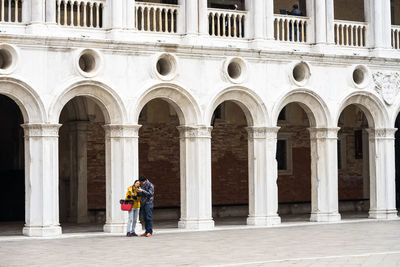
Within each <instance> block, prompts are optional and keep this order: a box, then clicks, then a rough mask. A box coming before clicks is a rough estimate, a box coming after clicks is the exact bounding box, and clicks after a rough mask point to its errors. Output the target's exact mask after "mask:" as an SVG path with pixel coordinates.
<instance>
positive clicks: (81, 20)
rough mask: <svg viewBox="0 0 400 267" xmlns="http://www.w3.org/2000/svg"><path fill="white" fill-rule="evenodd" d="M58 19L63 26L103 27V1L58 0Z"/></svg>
mask: <svg viewBox="0 0 400 267" xmlns="http://www.w3.org/2000/svg"><path fill="white" fill-rule="evenodd" d="M56 1H57V2H56V21H57V23H58V24H59V25H62V26H71V27H87V28H103V9H104V0H103V1H92V0H89V1H88V0H87V1H74V0H56Z"/></svg>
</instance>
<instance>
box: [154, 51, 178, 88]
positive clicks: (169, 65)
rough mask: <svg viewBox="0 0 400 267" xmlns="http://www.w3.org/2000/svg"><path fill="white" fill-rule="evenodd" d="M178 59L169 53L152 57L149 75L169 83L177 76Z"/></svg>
mask: <svg viewBox="0 0 400 267" xmlns="http://www.w3.org/2000/svg"><path fill="white" fill-rule="evenodd" d="M178 66H179V64H178V58H177V57H176V56H175V55H173V54H170V53H160V54H156V55H155V56H154V57H153V64H152V66H151V73H152V75H153V77H154V78H156V79H159V80H162V81H171V80H173V79H174V78H175V77H176V76H177V75H178Z"/></svg>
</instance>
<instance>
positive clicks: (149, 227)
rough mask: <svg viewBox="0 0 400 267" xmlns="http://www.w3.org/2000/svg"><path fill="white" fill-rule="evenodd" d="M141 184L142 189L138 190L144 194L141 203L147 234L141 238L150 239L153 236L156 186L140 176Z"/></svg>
mask: <svg viewBox="0 0 400 267" xmlns="http://www.w3.org/2000/svg"><path fill="white" fill-rule="evenodd" d="M139 182H140V184H141V188H140V189H138V191H139V192H141V193H142V200H141V201H140V204H141V209H142V214H143V220H144V227H145V229H146V232H144V233H143V234H142V235H141V236H145V237H150V236H152V235H153V200H154V185H153V184H152V183H150V181H149V180H147V178H146V177H144V176H140V178H139Z"/></svg>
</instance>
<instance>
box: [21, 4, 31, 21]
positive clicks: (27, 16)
mask: <svg viewBox="0 0 400 267" xmlns="http://www.w3.org/2000/svg"><path fill="white" fill-rule="evenodd" d="M30 21H31V1H29V0H22V23H24V24H29V23H30Z"/></svg>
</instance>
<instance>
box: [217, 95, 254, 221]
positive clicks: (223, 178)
mask: <svg viewBox="0 0 400 267" xmlns="http://www.w3.org/2000/svg"><path fill="white" fill-rule="evenodd" d="M211 126H212V127H213V130H212V132H211V159H212V165H211V169H212V205H213V218H214V220H215V223H216V225H221V224H246V217H247V215H248V214H249V208H248V205H249V171H248V169H249V167H248V134H247V131H246V128H245V127H247V126H248V125H247V120H246V116H245V114H244V112H243V111H242V109H241V107H240V106H239V105H238V104H236V103H235V102H233V101H225V102H223V103H222V104H220V105H219V106H218V107H217V108H216V109H215V111H214V113H213V116H212V121H211Z"/></svg>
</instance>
